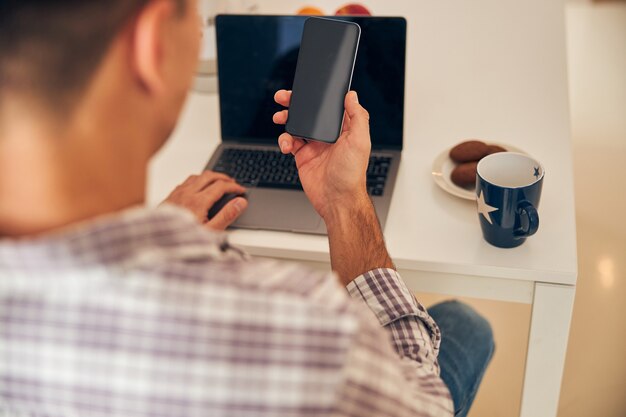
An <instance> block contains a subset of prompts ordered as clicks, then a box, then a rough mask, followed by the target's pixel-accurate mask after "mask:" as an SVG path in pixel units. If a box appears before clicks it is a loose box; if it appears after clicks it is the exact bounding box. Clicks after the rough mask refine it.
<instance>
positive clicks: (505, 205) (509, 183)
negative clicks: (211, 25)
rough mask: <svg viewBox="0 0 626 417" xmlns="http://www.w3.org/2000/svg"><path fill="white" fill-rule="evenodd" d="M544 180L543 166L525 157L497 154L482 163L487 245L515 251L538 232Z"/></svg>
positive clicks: (479, 187)
mask: <svg viewBox="0 0 626 417" xmlns="http://www.w3.org/2000/svg"><path fill="white" fill-rule="evenodd" d="M543 176H544V170H543V166H541V164H540V163H539V162H537V161H536V160H535V159H533V158H531V157H529V156H528V155H524V154H521V153H515V152H500V153H494V154H491V155H489V156H486V157H484V158H483V159H481V160H480V162H479V163H478V167H477V173H476V203H477V207H478V218H479V219H480V227H481V228H482V231H483V237H484V238H485V240H486V241H487V242H489V243H491V244H492V245H494V246H497V247H500V248H514V247H516V246H519V245H521V244H522V243H524V242H525V241H526V238H527V237H529V236H532V235H534V234H535V233H536V232H537V230H538V229H539V214H538V213H537V208H538V207H539V198H540V197H541V187H542V185H543Z"/></svg>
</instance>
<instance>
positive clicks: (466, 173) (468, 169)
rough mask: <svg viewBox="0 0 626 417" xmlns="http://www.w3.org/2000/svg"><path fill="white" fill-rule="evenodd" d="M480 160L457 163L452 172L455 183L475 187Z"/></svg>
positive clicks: (464, 186)
mask: <svg viewBox="0 0 626 417" xmlns="http://www.w3.org/2000/svg"><path fill="white" fill-rule="evenodd" d="M477 166H478V162H466V163H464V164H460V165H457V167H456V168H454V170H453V171H452V173H451V174H450V179H451V180H452V182H453V183H455V184H456V185H458V186H459V187H463V188H470V187H471V188H473V187H474V186H475V184H476V167H477Z"/></svg>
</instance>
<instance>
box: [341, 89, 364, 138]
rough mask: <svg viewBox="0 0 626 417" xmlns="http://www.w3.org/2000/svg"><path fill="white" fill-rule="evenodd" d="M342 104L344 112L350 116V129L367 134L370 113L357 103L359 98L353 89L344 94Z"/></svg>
mask: <svg viewBox="0 0 626 417" xmlns="http://www.w3.org/2000/svg"><path fill="white" fill-rule="evenodd" d="M344 105H345V108H346V114H347V115H348V117H349V118H350V130H356V133H357V134H361V133H368V134H369V120H370V115H369V113H368V112H367V110H365V109H364V108H363V106H361V105H360V104H359V99H358V96H357V94H356V92H355V91H350V92H348V94H346V99H345V102H344Z"/></svg>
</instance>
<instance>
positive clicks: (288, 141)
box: [278, 132, 306, 155]
mask: <svg viewBox="0 0 626 417" xmlns="http://www.w3.org/2000/svg"><path fill="white" fill-rule="evenodd" d="M304 145H306V142H305V141H303V140H302V139H296V138H294V137H293V136H291V135H290V134H289V133H287V132H285V133H282V134H281V135H280V136H279V137H278V146H279V147H280V151H281V152H282V153H284V154H285V155H286V154H289V153H291V154H293V155H295V154H296V153H298V151H299V150H300V149H301V148H302V147H303V146H304Z"/></svg>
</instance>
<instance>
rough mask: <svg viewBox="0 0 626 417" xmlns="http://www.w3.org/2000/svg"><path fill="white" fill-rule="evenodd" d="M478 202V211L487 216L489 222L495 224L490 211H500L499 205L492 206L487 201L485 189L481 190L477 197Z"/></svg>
mask: <svg viewBox="0 0 626 417" xmlns="http://www.w3.org/2000/svg"><path fill="white" fill-rule="evenodd" d="M476 203H477V204H478V212H479V213H480V214H482V215H483V216H484V217H485V220H487V221H488V222H489V224H493V222H492V221H491V216H490V215H489V213H491V212H492V211H498V210H499V209H498V208H497V207H491V206H490V205H489V204H487V203H485V196H483V190H480V195H479V196H478V198H477V199H476Z"/></svg>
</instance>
